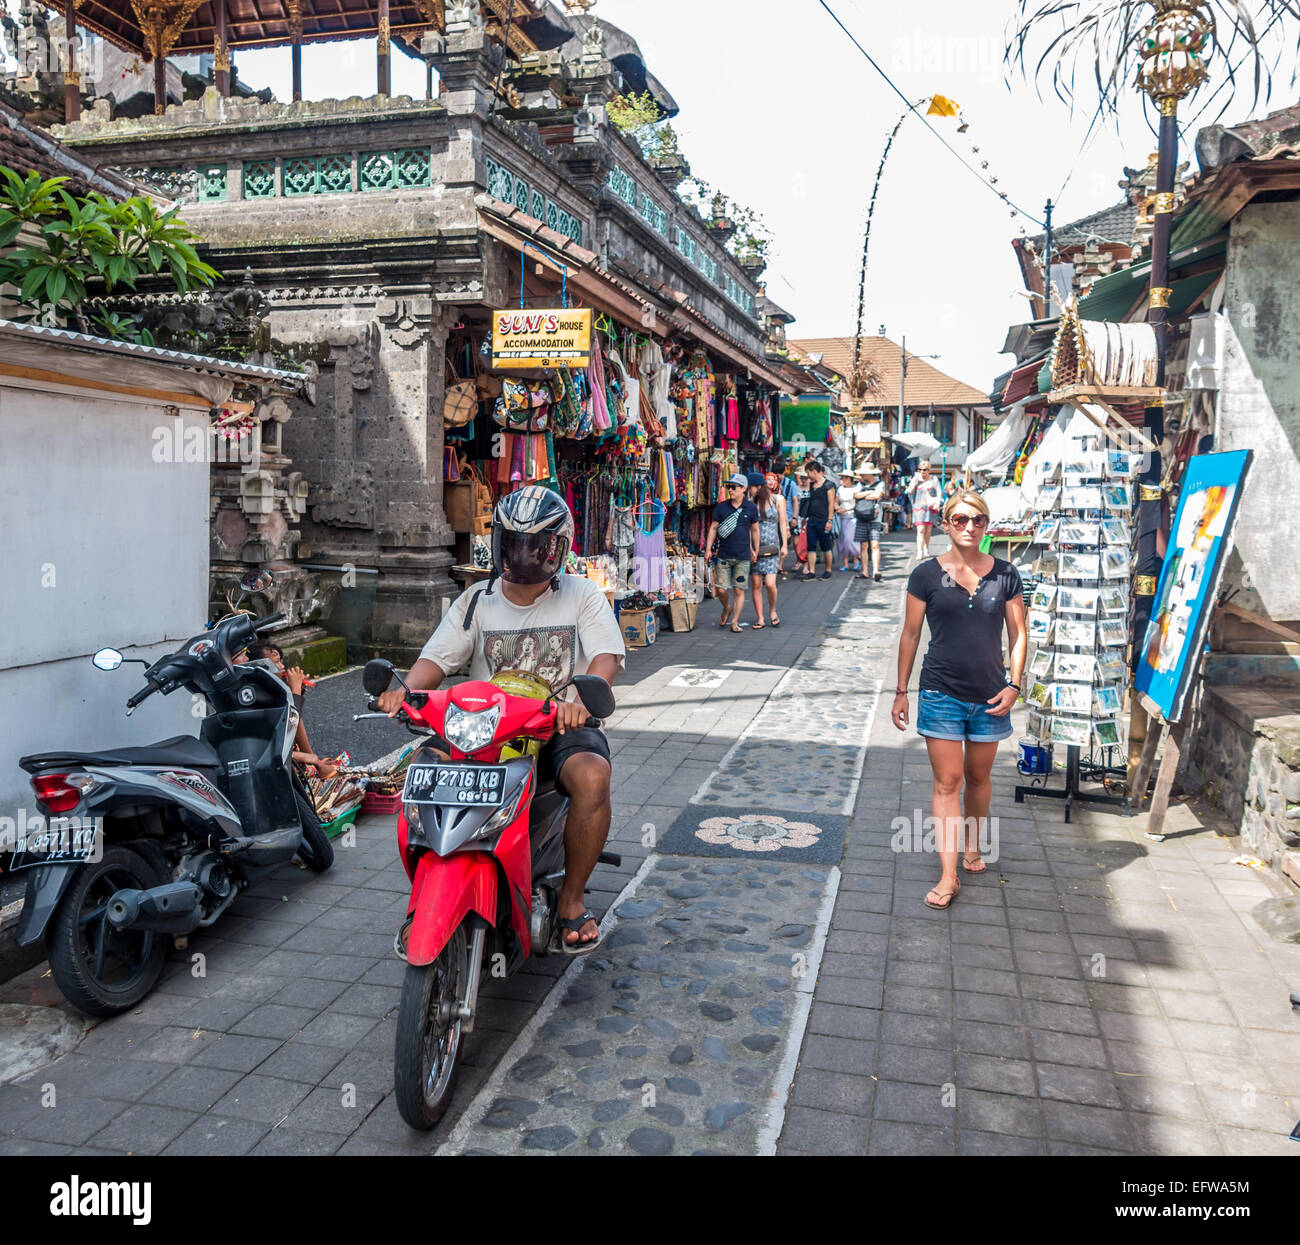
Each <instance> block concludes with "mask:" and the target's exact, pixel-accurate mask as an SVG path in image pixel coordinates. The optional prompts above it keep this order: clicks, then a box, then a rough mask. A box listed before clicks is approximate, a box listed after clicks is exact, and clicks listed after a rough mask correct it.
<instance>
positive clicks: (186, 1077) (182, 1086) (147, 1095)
mask: <svg viewBox="0 0 1300 1245" xmlns="http://www.w3.org/2000/svg"><path fill="white" fill-rule="evenodd" d="M241 1075H242V1074H241V1073H239V1072H232V1071H230V1070H229V1069H225V1068H204V1067H200V1066H195V1065H192V1064H185V1065H183V1066H181V1067H179V1068H177V1069H175V1071H173V1072H171V1073H170V1074H169V1075H168V1076H167V1077H166V1078H165V1079H164V1080H161V1081H159V1082H158V1083H157V1084H155V1085H152V1086H150V1088H149V1089H147V1090H146V1091H145V1092H144V1093H143V1094H142V1095H140V1101H141V1102H145V1103H151V1104H154V1105H156V1106H164V1107H176V1108H177V1109H179V1110H190V1111H206V1110H208V1108H209V1107H211V1106H212V1105H213V1104H214V1103H216V1102H217V1101H218V1100H219V1099H220V1098H221V1097H222V1096H223V1095H224V1094H225V1093H226V1092H227V1091H228V1090H229V1089H230V1087H231V1086H232V1085H234V1084H235V1082H236V1081H238V1080H239V1079H240V1077H241Z"/></svg>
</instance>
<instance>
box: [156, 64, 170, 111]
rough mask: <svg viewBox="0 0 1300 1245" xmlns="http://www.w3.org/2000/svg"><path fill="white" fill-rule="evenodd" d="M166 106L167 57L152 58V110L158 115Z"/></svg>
mask: <svg viewBox="0 0 1300 1245" xmlns="http://www.w3.org/2000/svg"><path fill="white" fill-rule="evenodd" d="M166 107H167V58H166V57H165V56H155V57H154V58H153V110H154V112H156V113H157V114H158V115H159V116H160V117H161V116H162V114H163V109H164V108H166Z"/></svg>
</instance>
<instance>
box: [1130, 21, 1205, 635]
mask: <svg viewBox="0 0 1300 1245" xmlns="http://www.w3.org/2000/svg"><path fill="white" fill-rule="evenodd" d="M1153 2H1154V4H1155V10H1156V12H1155V16H1154V18H1153V19H1152V20H1151V22H1150V24H1149V25H1148V26H1147V27H1146V28H1145V29H1144V30H1143V31H1142V33H1141V35H1140V36H1139V41H1138V51H1139V56H1140V58H1141V59H1140V63H1139V66H1138V74H1137V86H1138V87H1139V89H1141V90H1143V91H1145V92H1146V93H1147V94H1148V95H1149V96H1150V97H1151V100H1152V102H1153V103H1154V104H1155V105H1156V107H1157V108H1158V109H1159V112H1160V143H1159V152H1158V163H1157V166H1156V193H1155V199H1154V202H1153V204H1152V209H1153V217H1154V230H1153V232H1152V236H1151V287H1150V293H1149V294H1148V296H1147V322H1148V323H1149V324H1150V325H1151V328H1152V330H1153V332H1154V333H1155V338H1156V350H1157V352H1158V355H1157V357H1158V360H1159V363H1158V367H1157V372H1156V384H1157V385H1159V386H1163V385H1164V383H1165V364H1166V361H1167V358H1168V348H1169V324H1168V320H1169V295H1170V286H1169V235H1170V230H1171V228H1172V224H1173V213H1174V178H1175V175H1176V170H1177V168H1178V102H1179V100H1181V99H1183V98H1184V97H1185V96H1187V95H1189V94H1191V93H1192V92H1193V91H1195V90H1196V88H1197V87H1198V86H1200V85H1201V83H1202V82H1204V81H1205V79H1206V78H1207V77H1208V76H1209V71H1208V70H1207V69H1206V64H1205V62H1206V60H1207V58H1208V57H1209V55H1210V52H1211V44H1212V40H1213V31H1214V23H1213V20H1212V19H1211V18H1210V16H1209V15H1208V14H1207V13H1206V12H1205V9H1204V6H1203V5H1202V4H1201V3H1200V0H1153ZM1143 425H1144V427H1145V429H1146V433H1147V436H1148V437H1149V438H1150V440H1151V443H1152V444H1153V445H1155V446H1159V445H1160V444H1161V443H1162V442H1163V440H1164V435H1165V408H1164V400H1163V398H1162V397H1160V398H1156V399H1154V400H1153V401H1152V402H1151V404H1150V405H1149V406H1148V407H1147V408H1146V412H1145V415H1144V418H1143ZM1163 470H1164V469H1163V462H1162V459H1161V454H1160V452H1159V450H1155V451H1152V452H1151V453H1150V454H1148V456H1147V458H1146V469H1145V470H1144V471H1143V472H1142V476H1141V479H1140V480H1139V482H1138V540H1137V565H1136V567H1135V579H1134V581H1133V631H1132V635H1133V652H1134V661H1136V657H1137V652H1138V649H1139V647H1140V644H1141V639H1142V637H1143V636H1144V635H1145V634H1146V627H1147V620H1148V618H1149V617H1150V615H1151V603H1152V600H1153V599H1154V597H1155V593H1156V583H1157V580H1158V579H1159V576H1160V563H1161V557H1160V553H1159V550H1158V547H1157V544H1158V541H1157V538H1158V534H1159V530H1160V525H1161V522H1162V513H1161V511H1162V506H1161V487H1160V481H1161V479H1162V477H1163Z"/></svg>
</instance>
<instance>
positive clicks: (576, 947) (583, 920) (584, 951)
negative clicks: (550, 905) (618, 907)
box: [555, 912, 605, 955]
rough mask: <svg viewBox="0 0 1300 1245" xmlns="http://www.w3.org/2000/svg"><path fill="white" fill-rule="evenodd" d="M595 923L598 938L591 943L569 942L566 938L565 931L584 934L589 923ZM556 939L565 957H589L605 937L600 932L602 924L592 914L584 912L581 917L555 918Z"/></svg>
mask: <svg viewBox="0 0 1300 1245" xmlns="http://www.w3.org/2000/svg"><path fill="white" fill-rule="evenodd" d="M589 922H590V923H594V924H595V926H596V936H595V938H593V939H591V940H590V941H589V942H569V940H568V939H567V938H565V936H564V931H565V930H569V931H570V932H572V933H574V934H580V933H582V927H583V926H584V925H586V924H588V923H589ZM555 939H556V941H557V942H558V943H559V944H560V950H561V951H563V952H564V954H565V955H589V954H590V953H591V952H592V951H594V950H595V949H596V948H597V947H599V946H600V944H601V943H602V942H604V941H605V936H604V935H603V934H602V933H601V932H600V922H599V921H597V920H596V917H595V914H594V913H592V912H584V913H583V914H582V915H581V916H575V917H563V916H559V917H556V918H555Z"/></svg>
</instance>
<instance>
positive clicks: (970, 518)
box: [948, 514, 989, 532]
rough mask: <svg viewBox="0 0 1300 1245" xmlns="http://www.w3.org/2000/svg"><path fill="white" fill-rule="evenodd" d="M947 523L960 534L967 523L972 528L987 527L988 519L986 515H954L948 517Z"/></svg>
mask: <svg viewBox="0 0 1300 1245" xmlns="http://www.w3.org/2000/svg"><path fill="white" fill-rule="evenodd" d="M948 522H949V523H950V524H951V525H952V526H953V527H955V528H956V529H957V530H958V531H959V532H960V531H963V530H964V529H965V527H966V524H967V523H969V524H970V525H971V526H972V527H974V528H981V527H988V525H989V517H988V515H986V514H954V515H950V516H949V517H948Z"/></svg>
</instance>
